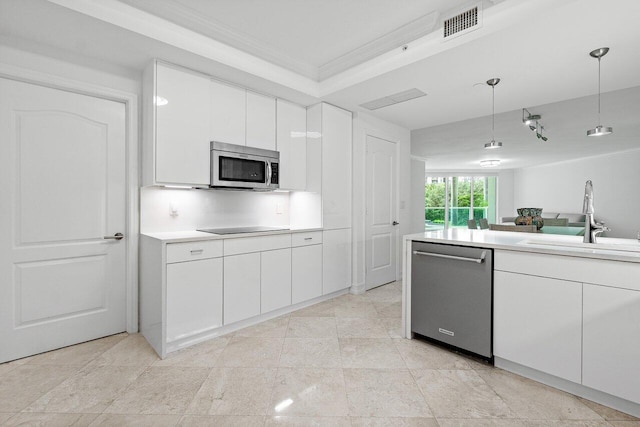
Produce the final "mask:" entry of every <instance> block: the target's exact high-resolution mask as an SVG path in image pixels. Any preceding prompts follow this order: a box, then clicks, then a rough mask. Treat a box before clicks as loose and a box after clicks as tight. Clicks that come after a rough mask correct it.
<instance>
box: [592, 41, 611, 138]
mask: <svg viewBox="0 0 640 427" xmlns="http://www.w3.org/2000/svg"><path fill="white" fill-rule="evenodd" d="M607 52H609V48H608V47H601V48H600V49H596V50H592V51H591V52H589V55H591V57H592V58H597V59H598V123H602V122H601V121H600V60H601V59H602V57H603V56H605V55H606V54H607ZM610 133H613V128H612V127H608V126H602V124H598V126H596V127H595V128H594V129H589V130H588V131H587V136H602V135H609V134H610Z"/></svg>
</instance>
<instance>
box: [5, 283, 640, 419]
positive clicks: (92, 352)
mask: <svg viewBox="0 0 640 427" xmlns="http://www.w3.org/2000/svg"><path fill="white" fill-rule="evenodd" d="M400 289H401V285H400V283H393V284H390V285H386V286H383V287H380V288H377V289H374V290H372V291H369V292H367V293H366V294H365V295H344V296H341V297H338V298H335V299H333V300H331V301H327V302H323V303H320V304H317V305H314V306H311V307H308V308H305V309H302V310H299V311H296V312H294V313H291V314H290V315H286V316H282V317H279V318H277V319H274V320H270V321H267V322H264V323H261V324H259V325H257V326H253V327H250V328H246V329H243V330H241V331H238V332H236V333H233V334H230V335H228V336H224V337H221V338H217V339H214V340H212V341H209V342H206V343H203V344H200V345H197V346H194V347H191V348H189V349H186V350H182V351H180V352H177V353H174V354H171V355H170V356H169V357H168V358H167V359H166V360H160V359H159V358H158V357H157V356H156V355H155V353H154V352H153V350H152V349H151V347H149V345H147V343H146V341H145V340H144V338H143V337H142V336H140V335H137V334H134V335H127V334H120V335H116V336H111V337H107V338H103V339H100V340H96V341H91V342H88V343H84V344H80V345H76V346H72V347H68V348H64V349H61V350H57V351H52V352H49V353H44V354H41V355H38V356H33V357H30V358H27V359H22V360H18V361H15V362H10V363H5V364H0V424H1V425H8V426H16V425H42V426H69V425H74V426H87V425H91V426H100V425H104V426H126V425H130V426H176V425H180V426H277V425H282V426H354V427H355V426H433V427H437V426H440V427H452V426H483V427H484V426H496V427H511V426H515V427H518V426H522V427H538V426H540V427H541V426H554V427H563V426H567V427H569V426H571V427H578V426H588V427H601V426H602V427H604V426H616V427H633V426H635V427H640V420H639V419H636V418H633V417H631V416H628V415H625V414H622V413H620V412H617V411H614V410H612V409H610V408H606V407H604V406H601V405H598V404H595V403H593V402H589V401H587V400H583V399H579V398H577V397H575V396H572V395H570V394H567V393H563V392H560V391H558V390H555V389H553V388H550V387H547V386H544V385H541V384H539V383H536V382H534V381H530V380H527V379H524V378H522V377H519V376H517V375H513V374H510V373H508V372H505V371H502V370H500V369H496V368H493V367H490V366H488V365H484V364H482V363H479V362H477V361H475V360H472V359H469V358H466V357H462V356H459V355H456V354H453V353H450V352H448V351H445V350H442V349H440V348H438V347H434V346H432V345H429V344H426V343H424V342H421V341H417V340H405V339H402V338H401V337H400V312H401V303H400V298H401V290H400Z"/></svg>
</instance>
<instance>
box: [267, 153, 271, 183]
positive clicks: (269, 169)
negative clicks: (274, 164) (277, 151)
mask: <svg viewBox="0 0 640 427" xmlns="http://www.w3.org/2000/svg"><path fill="white" fill-rule="evenodd" d="M270 186H271V162H270V161H268V160H267V187H270Z"/></svg>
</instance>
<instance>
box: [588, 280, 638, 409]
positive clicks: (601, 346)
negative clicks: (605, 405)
mask: <svg viewBox="0 0 640 427" xmlns="http://www.w3.org/2000/svg"><path fill="white" fill-rule="evenodd" d="M637 277H638V276H636V279H637ZM583 292H584V293H583V295H584V312H583V314H584V320H583V321H584V326H583V334H584V336H583V356H582V369H583V371H582V384H583V385H585V386H588V387H591V388H594V389H596V390H602V391H604V392H606V393H609V394H612V395H614V396H618V397H621V398H623V399H627V400H631V401H633V402H640V291H637V290H629V289H620V288H614V287H608V286H598V285H591V284H587V283H585V284H584V288H583Z"/></svg>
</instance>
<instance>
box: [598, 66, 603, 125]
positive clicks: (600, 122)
mask: <svg viewBox="0 0 640 427" xmlns="http://www.w3.org/2000/svg"><path fill="white" fill-rule="evenodd" d="M601 59H602V56H599V57H598V126H602V120H601V119H600V93H601V92H600V80H601V78H600V60H601Z"/></svg>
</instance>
